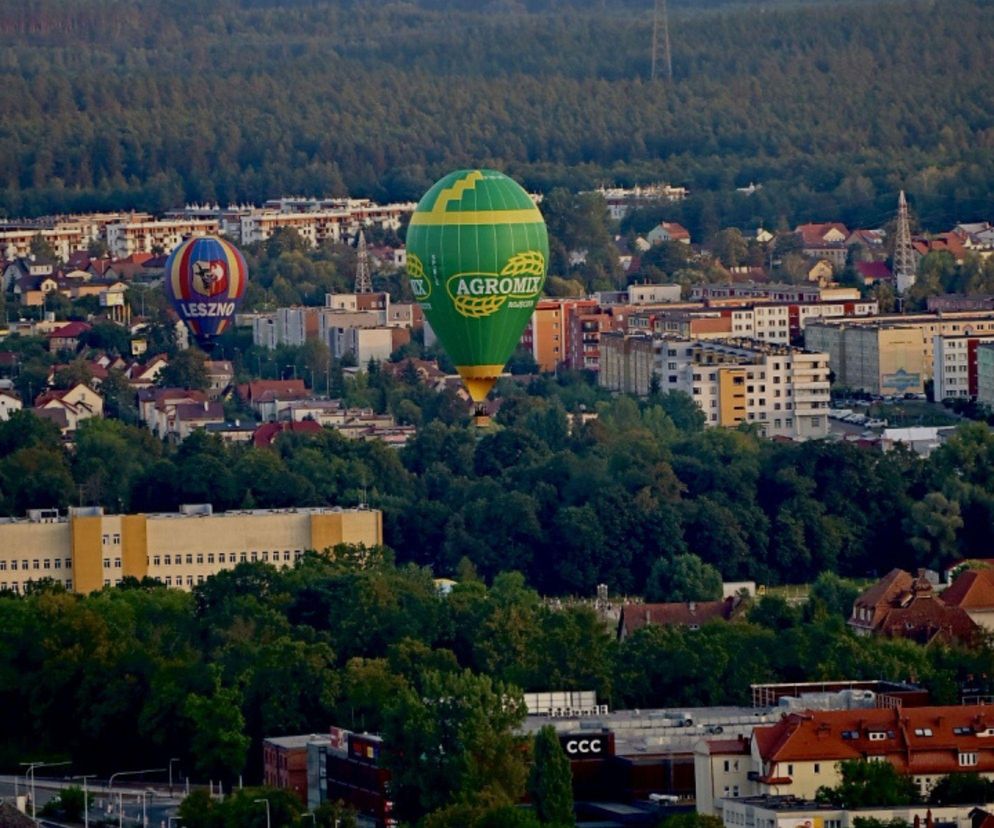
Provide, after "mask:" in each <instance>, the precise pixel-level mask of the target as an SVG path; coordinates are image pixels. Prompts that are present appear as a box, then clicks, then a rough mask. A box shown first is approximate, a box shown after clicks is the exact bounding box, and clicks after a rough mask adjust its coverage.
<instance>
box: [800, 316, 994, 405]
mask: <svg viewBox="0 0 994 828" xmlns="http://www.w3.org/2000/svg"><path fill="white" fill-rule="evenodd" d="M984 334H994V312H990V311H958V312H949V313H920V314H907V315H896V314H895V315H885V316H866V317H850V318H846V319H820V320H811V321H809V322H808V323H807V325H806V326H805V329H804V344H805V346H806V347H808V348H811V349H812V350H819V351H825V352H826V353H828V354H829V357H830V359H831V364H832V371H833V372H834V374H835V378H834V382H835V384H836V385H839V386H842V387H845V388H851V389H854V390H858V391H865V392H867V393H869V394H903V393H907V392H912V393H922V392H923V391H924V383H925V381H926V380H930V379H932V378H933V373H934V372H933V338H934V337H935V336H960V335H969V336H983V335H984Z"/></svg>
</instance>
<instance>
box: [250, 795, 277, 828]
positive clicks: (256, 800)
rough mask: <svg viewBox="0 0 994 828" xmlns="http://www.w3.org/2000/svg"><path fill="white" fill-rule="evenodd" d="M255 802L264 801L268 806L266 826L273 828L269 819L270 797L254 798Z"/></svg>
mask: <svg viewBox="0 0 994 828" xmlns="http://www.w3.org/2000/svg"><path fill="white" fill-rule="evenodd" d="M252 801H253V802H262V803H263V804H264V805H265V806H266V828H272V823H271V822H270V821H269V800H268V799H253V800H252Z"/></svg>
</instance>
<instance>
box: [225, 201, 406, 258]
mask: <svg viewBox="0 0 994 828" xmlns="http://www.w3.org/2000/svg"><path fill="white" fill-rule="evenodd" d="M416 206H417V205H416V204H414V203H413V202H411V203H406V202H405V203H398V204H375V203H374V202H372V201H369V200H368V199H358V198H343V199H322V200H317V199H294V198H289V199H287V198H283V199H277V200H274V201H267V202H266V205H265V207H264V208H263V209H261V210H252V211H251V212H249V213H247V214H245V215H242V216H240V235H241V241H242V244H252V243H253V242H260V241H265V240H266V239H268V238H269V237H270V236H271V235H272V234H273V232H274V231H275V230H276V229H277V228H282V227H288V228H292V229H294V230H296V231H297V232H298V233H299V234H300V235H301V237H302V238H304V239H305V240H306V241H307V242H309V243H310V244H311V245H313V246H317V245H319V244H321V243H322V242H324V241H334V242H340V241H343V240H345V239H346V238H348V237H351V236H354V235H356V234H357V233H358V232H359V230H360V229H361V228H363V227H369V226H371V225H378V226H380V227H384V228H386V229H389V230H397V229H399V228H400V226H401V224H402V222H403V219H404V216H405V215H408V214H410V213H413V212H414V208H415V207H416Z"/></svg>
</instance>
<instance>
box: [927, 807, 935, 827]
mask: <svg viewBox="0 0 994 828" xmlns="http://www.w3.org/2000/svg"><path fill="white" fill-rule="evenodd" d="M934 825H935V821H934V820H933V819H932V809H931V808H929V809H928V810H927V811H926V812H925V828H934Z"/></svg>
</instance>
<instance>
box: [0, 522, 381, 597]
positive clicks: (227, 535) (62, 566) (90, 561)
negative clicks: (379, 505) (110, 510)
mask: <svg viewBox="0 0 994 828" xmlns="http://www.w3.org/2000/svg"><path fill="white" fill-rule="evenodd" d="M382 542H383V516H382V513H381V512H380V511H379V510H376V509H362V508H360V509H340V508H313V509H275V510H246V511H238V512H224V513H219V514H214V513H213V510H212V508H211V507H210V505H207V504H204V505H195V506H184V507H181V510H180V512H178V513H174V514H139V515H105V514H104V513H103V509H101V508H99V507H90V508H81V509H70V511H69V515H68V516H60V515H59V514H58V512H56V511H55V510H44V509H39V510H32V511H31V512H29V513H28V516H27V518H24V519H9V518H8V519H4V520H0V590H12V591H14V592H23V591H24V588H25V586H26V585H27V584H28V583H29V582H31V581H38V580H41V579H43V578H51V579H53V580H55V581H58V582H60V583H62V584H63V585H64V586H65V587H66V589H69V590H72V591H74V592H81V593H87V592H92V591H94V590H98V589H101V588H102V587H105V586H111V585H116V584H119V583H120V582H121V579H122V578H125V577H128V576H132V577H134V578H139V579H140V578H144V577H146V576H148V577H150V578H155V579H156V580H158V581H160V582H161V583H163V584H165V585H166V586H171V587H180V588H182V589H190V588H192V587H193V586H194V585H195V584H199V583H203V581H204V579H205V578H206V577H207V576H209V575H214V574H216V573H218V572H221V571H222V570H225V569H231V568H233V567H234V566H235V565H236V564H239V563H244V562H246V561H262V562H264V563H269V564H272V565H274V566H281V567H282V566H291V565H292V564H293V562H294V561H296V560H297V559H299V558H300V557H301V556H302V555H303V554H304V552H306V551H308V550H314V551H318V552H324V551H327V550H329V549H331V548H332V547H334V546H335V545H337V544H340V543H350V544H365V545H366V546H374V545H377V544H381V543H382Z"/></svg>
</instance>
